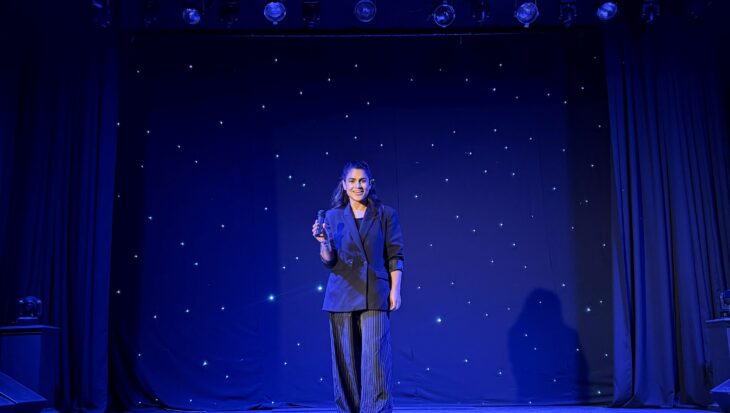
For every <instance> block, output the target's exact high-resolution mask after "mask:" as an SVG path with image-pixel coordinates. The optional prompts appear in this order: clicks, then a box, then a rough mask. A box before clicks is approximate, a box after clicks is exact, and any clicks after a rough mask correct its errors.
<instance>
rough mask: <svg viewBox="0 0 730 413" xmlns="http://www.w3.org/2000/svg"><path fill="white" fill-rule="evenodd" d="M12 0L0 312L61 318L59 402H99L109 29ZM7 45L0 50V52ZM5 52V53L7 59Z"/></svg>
mask: <svg viewBox="0 0 730 413" xmlns="http://www.w3.org/2000/svg"><path fill="white" fill-rule="evenodd" d="M25 3H27V2H22V1H18V2H10V4H8V5H7V6H8V7H9V8H8V9H7V11H8V13H9V14H8V16H13V17H12V18H10V19H8V22H7V25H4V29H5V30H6V32H5V33H3V35H2V36H1V37H2V39H3V40H1V41H2V42H3V44H2V45H3V46H5V43H6V42H7V47H3V50H4V54H5V56H4V57H3V60H4V62H3V65H2V69H0V70H1V71H2V72H1V73H2V76H0V79H1V80H0V109H2V110H0V183H1V184H2V185H1V186H0V200H2V201H0V268H2V273H1V274H0V276H2V288H0V303H1V304H0V306H1V307H0V311H1V312H0V319H1V320H2V324H5V325H6V324H8V323H10V322H12V321H13V320H14V319H15V317H16V316H17V309H16V304H15V303H16V302H17V300H18V298H19V297H22V296H26V295H34V296H37V297H39V298H41V299H42V300H43V306H44V315H43V319H42V322H43V323H44V324H49V325H54V326H58V327H60V328H61V347H60V369H58V371H59V377H58V378H57V382H58V383H59V386H58V388H57V391H56V395H55V396H56V400H57V402H58V404H57V406H56V407H57V408H59V409H62V410H65V411H68V410H84V411H103V410H105V408H106V405H107V400H106V399H107V387H108V385H107V382H108V378H107V376H108V373H107V371H108V367H107V365H108V361H107V358H108V351H107V337H108V333H107V330H108V301H109V300H108V288H109V257H110V249H111V217H112V203H113V183H114V181H113V176H114V162H115V152H116V149H115V148H116V131H115V129H116V115H115V111H116V90H115V88H116V86H115V85H116V80H115V76H116V69H115V65H116V61H115V60H116V58H115V57H114V56H115V55H114V53H115V52H114V47H111V46H113V41H112V39H113V34H112V33H107V32H103V31H100V30H95V29H94V28H93V27H91V19H90V15H89V13H88V12H89V9H87V8H86V4H85V3H82V2H62V3H47V4H45V5H44V6H43V7H35V6H32V5H29V4H28V5H27V4H25ZM6 52H7V54H6ZM5 59H7V60H5Z"/></svg>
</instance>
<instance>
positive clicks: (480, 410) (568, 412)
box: [271, 406, 709, 413]
mask: <svg viewBox="0 0 730 413" xmlns="http://www.w3.org/2000/svg"><path fill="white" fill-rule="evenodd" d="M673 410H677V411H678V413H680V412H681V413H691V412H705V413H706V412H708V411H709V410H699V409H680V408H675V409H673ZM271 411H272V412H287V413H295V412H299V413H325V412H326V413H331V412H334V411H335V409H308V408H297V409H273V410H271ZM395 411H396V412H400V413H466V412H468V413H612V412H613V413H651V412H664V413H666V412H667V409H646V408H645V409H616V408H609V407H603V406H534V407H533V406H519V407H458V406H433V407H429V406H421V407H396V408H395Z"/></svg>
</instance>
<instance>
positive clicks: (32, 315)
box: [17, 295, 43, 325]
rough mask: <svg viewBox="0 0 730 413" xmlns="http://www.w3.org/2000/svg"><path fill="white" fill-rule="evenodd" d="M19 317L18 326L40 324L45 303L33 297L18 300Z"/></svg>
mask: <svg viewBox="0 0 730 413" xmlns="http://www.w3.org/2000/svg"><path fill="white" fill-rule="evenodd" d="M18 308H19V310H20V311H19V316H18V320H17V324H23V325H28V324H38V318H39V317H40V316H41V314H42V313H43V311H42V308H43V302H42V301H41V300H40V299H38V298H36V297H33V296H32V295H30V296H28V297H25V298H21V299H20V300H18Z"/></svg>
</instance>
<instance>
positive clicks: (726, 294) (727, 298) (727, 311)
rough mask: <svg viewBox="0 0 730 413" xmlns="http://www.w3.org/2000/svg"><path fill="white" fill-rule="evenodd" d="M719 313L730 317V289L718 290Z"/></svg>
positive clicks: (724, 316)
mask: <svg viewBox="0 0 730 413" xmlns="http://www.w3.org/2000/svg"><path fill="white" fill-rule="evenodd" d="M720 315H721V317H723V318H727V317H730V290H724V291H720Z"/></svg>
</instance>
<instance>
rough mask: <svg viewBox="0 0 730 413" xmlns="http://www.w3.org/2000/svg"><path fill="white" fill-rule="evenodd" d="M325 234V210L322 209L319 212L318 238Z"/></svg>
mask: <svg viewBox="0 0 730 413" xmlns="http://www.w3.org/2000/svg"><path fill="white" fill-rule="evenodd" d="M323 232H324V209H320V210H319V211H318V212H317V236H318V237H319V236H320V235H322V233H323Z"/></svg>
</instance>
